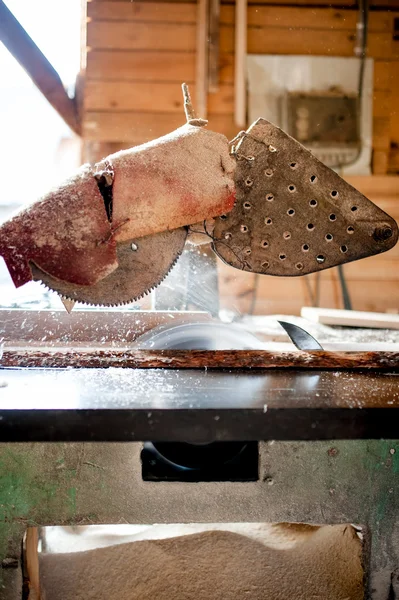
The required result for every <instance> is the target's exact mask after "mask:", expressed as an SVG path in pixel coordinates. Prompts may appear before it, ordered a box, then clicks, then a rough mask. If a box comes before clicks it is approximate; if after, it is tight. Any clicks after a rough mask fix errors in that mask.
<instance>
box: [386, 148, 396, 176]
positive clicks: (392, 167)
mask: <svg viewBox="0 0 399 600" xmlns="http://www.w3.org/2000/svg"><path fill="white" fill-rule="evenodd" d="M388 169H389V172H392V173H399V148H398V147H397V146H393V147H392V148H391V150H390V152H389V164H388Z"/></svg>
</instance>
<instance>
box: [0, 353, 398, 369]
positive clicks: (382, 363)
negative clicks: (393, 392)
mask: <svg viewBox="0 0 399 600" xmlns="http://www.w3.org/2000/svg"><path fill="white" fill-rule="evenodd" d="M2 364H3V365H4V366H5V367H18V368H21V367H32V368H35V367H40V368H43V367H51V368H68V367H79V368H85V369H87V368H89V369H90V368H99V367H101V368H104V367H115V368H118V367H119V368H128V369H204V368H207V369H220V368H223V369H237V368H238V369H281V368H299V369H334V370H337V369H344V370H353V369H378V370H388V369H389V370H392V369H394V370H396V369H399V352H390V351H380V352H370V351H369V352H351V351H349V352H348V351H347V352H345V351H333V352H331V351H326V350H318V351H312V352H309V351H307V352H301V351H300V350H293V351H283V352H277V351H275V350H274V351H272V352H270V351H268V350H122V351H121V350H109V351H100V350H97V351H95V350H91V351H87V350H86V351H84V350H82V351H80V352H79V354H77V353H76V352H70V351H67V350H66V351H64V352H60V351H54V350H53V351H51V350H48V351H40V352H39V351H33V350H25V351H23V350H19V351H13V350H5V351H4V352H3V357H2Z"/></svg>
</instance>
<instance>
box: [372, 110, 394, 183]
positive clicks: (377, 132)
mask: <svg viewBox="0 0 399 600" xmlns="http://www.w3.org/2000/svg"><path fill="white" fill-rule="evenodd" d="M390 144H391V116H390V115H385V116H383V117H373V148H375V149H382V150H386V149H389V146H390ZM379 174H380V175H381V173H379ZM375 175H377V173H375Z"/></svg>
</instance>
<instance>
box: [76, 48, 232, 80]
mask: <svg viewBox="0 0 399 600" xmlns="http://www.w3.org/2000/svg"><path fill="white" fill-rule="evenodd" d="M233 63H234V57H233V55H232V54H221V55H220V56H219V80H220V83H232V82H233ZM86 78H87V80H92V79H93V80H98V79H101V80H104V81H168V82H176V83H178V84H181V83H182V82H183V81H185V82H186V83H194V81H195V53H194V52H184V53H183V52H174V51H151V50H149V51H145V52H142V51H129V50H127V51H124V50H91V51H89V52H88V54H87V69H86Z"/></svg>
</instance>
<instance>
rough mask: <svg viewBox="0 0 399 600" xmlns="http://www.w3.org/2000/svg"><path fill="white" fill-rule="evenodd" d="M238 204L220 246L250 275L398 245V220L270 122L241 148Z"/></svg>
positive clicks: (317, 266) (222, 229) (327, 263)
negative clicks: (252, 272) (396, 221)
mask: <svg viewBox="0 0 399 600" xmlns="http://www.w3.org/2000/svg"><path fill="white" fill-rule="evenodd" d="M233 152H234V153H235V156H236V158H237V170H236V186H237V200H236V204H235V206H234V208H233V210H232V211H231V212H230V213H228V214H226V215H222V216H221V217H218V218H217V219H216V223H215V227H214V230H213V238H214V239H213V247H214V249H215V251H216V253H217V254H218V256H219V257H220V258H221V259H222V260H224V262H226V263H228V264H230V265H231V266H233V267H236V268H238V269H242V270H245V271H254V272H256V273H263V274H269V275H280V276H298V275H304V274H307V273H313V272H316V271H320V270H322V269H327V268H329V267H333V266H336V265H340V264H344V263H346V262H350V261H353V260H357V259H360V258H364V257H366V256H371V255H373V254H378V253H380V252H384V251H386V250H389V249H390V248H392V247H393V246H394V245H395V243H396V241H397V238H398V228H397V225H396V223H395V221H394V220H393V219H392V218H391V217H389V216H388V215H387V214H386V213H385V212H384V211H382V210H381V209H379V208H378V207H377V206H375V205H374V204H373V203H372V202H370V201H369V200H367V198H365V196H363V195H362V194H361V193H360V192H358V191H357V190H355V189H354V188H353V187H352V186H350V185H349V184H348V183H346V182H345V181H344V180H343V179H341V178H340V177H339V176H338V175H337V174H336V173H335V172H334V171H332V170H331V169H329V168H328V167H326V166H325V165H323V164H322V163H321V162H319V161H318V160H317V159H316V158H315V157H314V156H313V155H312V154H311V153H310V152H309V151H308V150H306V149H305V148H304V147H303V146H301V144H299V143H298V142H297V141H295V140H294V139H293V138H291V137H290V136H288V135H287V134H285V133H284V132H283V131H282V130H281V129H279V128H277V127H275V126H274V125H272V124H271V123H268V121H265V120H264V119H259V120H258V121H256V122H255V123H254V124H253V125H252V126H251V127H250V128H249V130H248V132H247V133H246V134H245V135H244V136H243V137H242V139H241V140H240V141H239V143H238V144H237V146H236V147H235V149H233Z"/></svg>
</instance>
